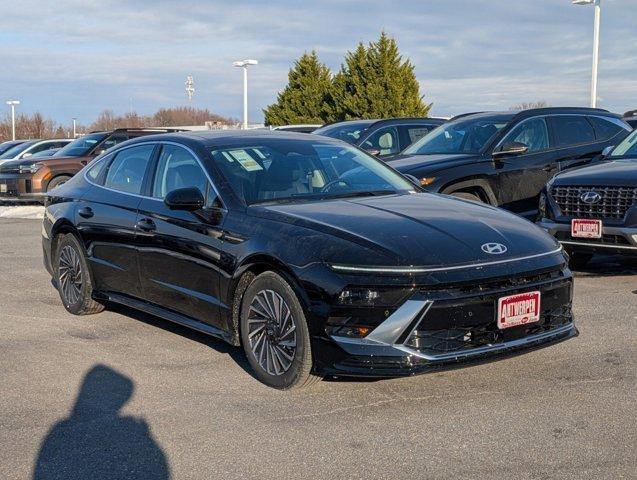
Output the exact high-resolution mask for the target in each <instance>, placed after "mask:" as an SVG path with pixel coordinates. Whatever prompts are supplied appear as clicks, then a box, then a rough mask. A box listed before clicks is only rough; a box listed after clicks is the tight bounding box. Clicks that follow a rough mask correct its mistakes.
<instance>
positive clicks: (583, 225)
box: [571, 218, 602, 238]
mask: <svg viewBox="0 0 637 480" xmlns="http://www.w3.org/2000/svg"><path fill="white" fill-rule="evenodd" d="M571 236H572V237H575V238H602V221H601V220H583V219H578V218H576V219H574V220H572V221H571Z"/></svg>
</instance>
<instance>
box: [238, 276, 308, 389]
mask: <svg viewBox="0 0 637 480" xmlns="http://www.w3.org/2000/svg"><path fill="white" fill-rule="evenodd" d="M240 322H241V324H240V328H241V343H242V344H243V349H244V351H245V353H246V356H247V357H248V362H249V363H250V366H251V367H252V369H253V370H254V374H255V376H256V377H257V378H258V379H259V380H260V381H262V382H263V383H265V384H266V385H269V386H270V387H274V388H278V389H282V390H285V389H292V388H302V387H307V386H309V385H310V384H312V383H314V382H316V381H318V380H320V377H318V376H316V375H313V374H312V350H311V346H310V336H309V332H308V328H307V322H306V320H305V314H304V313H303V308H302V307H301V303H300V302H299V300H298V298H297V296H296V294H295V293H294V291H293V290H292V288H291V287H290V285H289V284H288V283H287V282H286V281H285V280H284V279H283V278H282V277H281V276H279V275H277V274H276V273H274V272H265V273H262V274H261V275H259V276H258V277H256V278H255V279H254V280H253V281H252V283H251V284H250V286H248V288H247V289H246V291H245V293H244V295H243V300H242V303H241V319H240Z"/></svg>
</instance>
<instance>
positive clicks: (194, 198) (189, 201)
mask: <svg viewBox="0 0 637 480" xmlns="http://www.w3.org/2000/svg"><path fill="white" fill-rule="evenodd" d="M164 203H165V204H166V206H167V207H168V208H170V209H171V210H184V211H186V212H194V211H197V210H201V209H202V208H203V206H204V203H205V202H204V198H203V194H202V193H201V190H199V189H198V188H197V187H188V188H178V189H177V190H173V191H172V192H168V194H167V195H166V198H164Z"/></svg>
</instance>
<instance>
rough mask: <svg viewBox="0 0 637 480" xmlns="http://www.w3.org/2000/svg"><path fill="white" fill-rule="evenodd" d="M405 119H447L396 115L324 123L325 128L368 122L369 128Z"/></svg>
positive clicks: (422, 120) (437, 120) (435, 121)
mask: <svg viewBox="0 0 637 480" xmlns="http://www.w3.org/2000/svg"><path fill="white" fill-rule="evenodd" d="M405 121H418V122H429V121H433V123H444V122H446V121H447V120H445V119H444V118H437V117H395V118H360V119H356V120H343V121H342V122H333V123H326V124H325V125H323V128H326V127H335V126H337V125H356V124H362V125H364V124H367V125H368V128H371V127H372V126H374V127H375V126H377V125H382V124H386V123H394V122H405Z"/></svg>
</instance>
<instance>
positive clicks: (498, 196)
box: [385, 108, 630, 219]
mask: <svg viewBox="0 0 637 480" xmlns="http://www.w3.org/2000/svg"><path fill="white" fill-rule="evenodd" d="M506 114H507V113H506V112H504V113H502V112H500V113H494V112H486V113H478V114H473V115H463V116H461V117H460V118H459V119H458V121H466V120H467V119H468V118H476V119H486V118H490V117H491V116H501V115H506ZM509 115H510V117H511V118H510V121H509V122H508V124H507V126H506V127H504V128H503V129H502V130H500V132H498V133H497V134H496V135H495V136H494V137H493V138H492V139H491V140H490V141H489V142H488V143H487V144H486V145H485V146H484V148H483V149H482V150H481V151H480V152H479V153H477V154H452V155H450V154H443V155H398V156H395V157H388V158H386V159H385V160H386V161H388V162H389V163H390V165H391V166H392V167H394V168H396V169H397V170H398V171H400V172H402V173H405V174H410V175H413V176H415V177H417V178H419V179H421V178H425V177H435V180H434V181H433V183H431V184H429V185H428V186H426V187H425V189H426V190H427V191H430V192H438V193H444V194H451V193H454V192H459V191H463V192H469V193H472V194H474V195H476V196H477V197H478V198H480V199H481V200H482V201H483V202H486V203H489V204H491V205H494V206H498V207H502V208H504V209H506V210H510V211H512V212H514V213H517V214H519V215H523V216H525V217H526V218H530V219H533V218H535V217H536V215H537V205H538V196H539V193H540V191H541V190H542V188H543V187H544V185H545V184H546V182H547V181H548V180H549V179H550V178H552V177H553V176H554V175H555V174H557V173H559V172H560V171H563V170H567V169H569V168H573V167H577V166H582V165H586V164H588V163H590V162H591V161H593V160H594V159H595V158H596V157H598V156H599V155H600V154H601V152H602V150H603V149H604V148H605V147H607V146H610V145H617V144H618V143H619V142H621V140H623V139H624V138H625V137H626V136H627V135H628V133H629V132H630V127H629V126H628V125H626V126H625V131H622V132H620V133H618V134H617V135H615V136H614V137H612V138H609V139H606V140H595V141H593V142H588V143H584V142H583V143H581V144H578V145H572V146H569V147H563V148H555V147H554V141H555V138H554V137H555V134H554V126H553V122H552V119H553V118H555V116H558V115H582V116H585V117H590V116H597V117H602V118H610V119H613V120H615V121H617V120H620V116H619V115H615V114H612V113H609V112H607V111H605V110H599V109H588V108H541V109H532V110H525V111H522V112H520V113H512V112H510V113H509ZM533 117H544V118H545V119H546V120H547V127H548V130H549V141H550V145H549V148H548V149H546V150H544V151H541V152H534V153H522V154H510V155H497V156H496V155H494V152H496V151H497V150H498V149H499V147H501V141H502V139H504V138H505V137H506V136H507V134H508V133H509V132H511V131H512V130H513V129H514V128H515V127H516V126H517V125H519V124H520V123H522V122H523V121H525V120H527V119H529V118H533ZM453 121H455V119H452V121H451V122H453Z"/></svg>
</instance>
